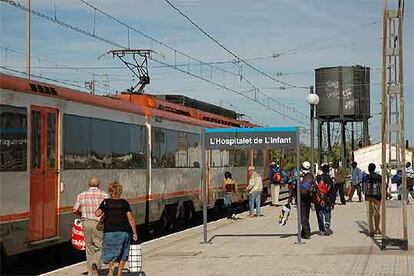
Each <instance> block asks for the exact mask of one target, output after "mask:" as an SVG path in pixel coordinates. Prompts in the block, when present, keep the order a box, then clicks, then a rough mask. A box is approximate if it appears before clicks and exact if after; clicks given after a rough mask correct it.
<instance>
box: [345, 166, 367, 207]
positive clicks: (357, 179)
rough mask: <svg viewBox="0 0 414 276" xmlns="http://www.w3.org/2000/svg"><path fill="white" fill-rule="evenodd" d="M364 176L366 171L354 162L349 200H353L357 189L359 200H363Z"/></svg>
mask: <svg viewBox="0 0 414 276" xmlns="http://www.w3.org/2000/svg"><path fill="white" fill-rule="evenodd" d="M363 177H364V173H363V172H362V170H361V169H360V168H359V167H358V163H357V162H352V177H351V191H350V193H349V197H348V202H352V197H353V196H354V193H355V190H357V194H358V198H359V202H361V201H362V193H361V184H362V179H363Z"/></svg>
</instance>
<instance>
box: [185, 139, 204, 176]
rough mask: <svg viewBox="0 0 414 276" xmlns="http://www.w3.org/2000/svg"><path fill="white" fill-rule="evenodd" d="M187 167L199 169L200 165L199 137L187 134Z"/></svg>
mask: <svg viewBox="0 0 414 276" xmlns="http://www.w3.org/2000/svg"><path fill="white" fill-rule="evenodd" d="M187 144H188V166H189V167H194V168H199V167H200V165H201V144H200V135H198V134H194V133H187Z"/></svg>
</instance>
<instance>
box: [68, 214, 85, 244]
mask: <svg viewBox="0 0 414 276" xmlns="http://www.w3.org/2000/svg"><path fill="white" fill-rule="evenodd" d="M71 242H72V246H73V247H74V248H76V249H78V250H85V236H84V234H83V225H82V219H79V218H77V219H75V221H74V222H73V225H72V240H71Z"/></svg>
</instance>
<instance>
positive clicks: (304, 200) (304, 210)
mask: <svg viewBox="0 0 414 276" xmlns="http://www.w3.org/2000/svg"><path fill="white" fill-rule="evenodd" d="M310 167H311V164H310V163H309V161H305V162H303V163H302V167H301V172H300V177H299V183H300V184H299V185H300V210H301V214H302V216H301V225H302V230H301V236H302V238H303V239H310V236H311V228H310V224H309V216H310V210H311V205H312V200H313V188H314V187H315V179H314V176H313V174H312V173H311V172H310Z"/></svg>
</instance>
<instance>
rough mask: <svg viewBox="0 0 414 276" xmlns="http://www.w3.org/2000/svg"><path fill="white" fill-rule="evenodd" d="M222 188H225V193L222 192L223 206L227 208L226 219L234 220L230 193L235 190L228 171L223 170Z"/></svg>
mask: <svg viewBox="0 0 414 276" xmlns="http://www.w3.org/2000/svg"><path fill="white" fill-rule="evenodd" d="M223 186H224V187H223V188H224V190H225V194H224V206H225V207H226V209H227V212H226V213H227V219H233V220H236V219H237V217H236V215H235V214H234V210H233V206H232V205H233V202H232V198H231V194H232V193H233V192H235V186H236V184H235V183H234V180H233V177H232V176H231V173H230V172H225V173H224V183H223Z"/></svg>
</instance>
